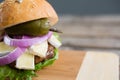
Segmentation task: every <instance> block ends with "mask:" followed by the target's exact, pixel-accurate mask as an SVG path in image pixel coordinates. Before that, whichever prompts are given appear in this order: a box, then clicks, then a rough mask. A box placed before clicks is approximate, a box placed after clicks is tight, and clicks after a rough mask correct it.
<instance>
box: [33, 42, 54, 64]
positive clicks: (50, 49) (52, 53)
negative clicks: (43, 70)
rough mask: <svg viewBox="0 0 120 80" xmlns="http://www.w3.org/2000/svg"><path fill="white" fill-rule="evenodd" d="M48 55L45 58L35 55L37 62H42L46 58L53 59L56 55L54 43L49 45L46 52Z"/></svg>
mask: <svg viewBox="0 0 120 80" xmlns="http://www.w3.org/2000/svg"><path fill="white" fill-rule="evenodd" d="M46 55H47V56H46V57H45V58H41V57H39V56H35V64H37V63H39V62H42V61H44V60H46V59H51V58H53V57H54V47H53V46H52V45H50V44H49V45H48V51H47V53H46Z"/></svg>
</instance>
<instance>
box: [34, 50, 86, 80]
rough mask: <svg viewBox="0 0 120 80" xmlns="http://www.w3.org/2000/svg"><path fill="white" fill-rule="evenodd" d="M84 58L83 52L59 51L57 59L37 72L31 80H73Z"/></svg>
mask: <svg viewBox="0 0 120 80" xmlns="http://www.w3.org/2000/svg"><path fill="white" fill-rule="evenodd" d="M84 56H85V52H83V51H59V59H58V60H57V61H56V62H55V63H54V64H53V65H51V66H49V67H46V68H44V69H43V70H40V71H38V72H37V75H38V77H35V78H33V80H75V79H76V77H77V74H78V71H79V68H80V66H81V63H82V61H83V58H84Z"/></svg>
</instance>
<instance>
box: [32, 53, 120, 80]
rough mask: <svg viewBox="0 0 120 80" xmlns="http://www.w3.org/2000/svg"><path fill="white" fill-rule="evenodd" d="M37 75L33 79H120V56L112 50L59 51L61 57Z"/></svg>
mask: <svg viewBox="0 0 120 80" xmlns="http://www.w3.org/2000/svg"><path fill="white" fill-rule="evenodd" d="M81 64H82V65H81ZM37 75H38V77H35V78H34V79H33V80H119V56H117V55H116V54H114V53H110V52H91V51H88V52H84V51H59V59H58V60H57V61H55V63H54V64H53V65H51V66H49V67H46V68H44V69H43V70H40V71H38V72H37Z"/></svg>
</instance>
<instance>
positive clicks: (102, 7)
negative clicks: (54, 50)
mask: <svg viewBox="0 0 120 80" xmlns="http://www.w3.org/2000/svg"><path fill="white" fill-rule="evenodd" d="M0 1H2V0H0ZM48 1H49V2H50V3H51V4H52V6H53V7H54V8H55V10H56V12H57V13H58V15H59V22H58V24H56V25H55V27H57V28H58V29H59V30H61V31H63V34H61V37H62V43H63V46H62V47H61V49H64V50H70V49H71V50H84V51H89V50H94V51H112V52H116V53H118V54H120V0H48Z"/></svg>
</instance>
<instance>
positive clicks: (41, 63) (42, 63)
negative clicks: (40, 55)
mask: <svg viewBox="0 0 120 80" xmlns="http://www.w3.org/2000/svg"><path fill="white" fill-rule="evenodd" d="M56 59H58V49H55V50H54V57H53V58H51V59H48V60H45V61H44V62H40V63H38V64H36V65H35V70H41V69H42V68H44V67H45V66H48V65H51V64H53V62H54V61H55V60H56Z"/></svg>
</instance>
